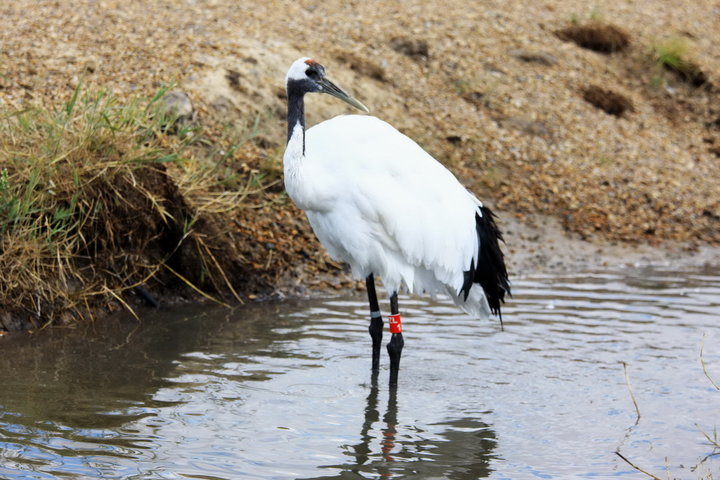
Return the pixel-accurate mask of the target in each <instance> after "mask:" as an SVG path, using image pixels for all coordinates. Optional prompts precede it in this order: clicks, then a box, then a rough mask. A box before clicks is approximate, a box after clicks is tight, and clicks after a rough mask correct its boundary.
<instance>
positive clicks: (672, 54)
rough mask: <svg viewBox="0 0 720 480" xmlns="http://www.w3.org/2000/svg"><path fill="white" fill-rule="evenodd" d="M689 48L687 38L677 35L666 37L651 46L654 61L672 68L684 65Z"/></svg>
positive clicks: (680, 67)
mask: <svg viewBox="0 0 720 480" xmlns="http://www.w3.org/2000/svg"><path fill="white" fill-rule="evenodd" d="M689 48H690V44H689V42H688V40H687V39H686V38H684V37H681V36H677V35H671V36H669V37H666V38H664V39H662V40H660V41H658V42H656V43H655V45H654V46H653V49H654V56H655V59H656V61H657V62H658V63H659V64H660V65H662V66H665V67H668V68H670V69H673V70H680V69H683V68H684V67H685V65H686V64H687V60H686V58H687V54H688V51H689Z"/></svg>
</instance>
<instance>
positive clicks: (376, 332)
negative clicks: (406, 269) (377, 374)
mask: <svg viewBox="0 0 720 480" xmlns="http://www.w3.org/2000/svg"><path fill="white" fill-rule="evenodd" d="M365 285H366V286H367V293H368V300H369V301H370V328H368V331H369V332H370V338H372V369H373V370H375V371H377V370H378V369H379V368H380V345H382V334H383V319H382V315H381V314H380V305H379V304H378V299H377V293H375V277H373V274H372V273H371V274H370V275H368V277H367V278H366V279H365Z"/></svg>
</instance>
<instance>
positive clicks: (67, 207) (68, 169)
mask: <svg viewBox="0 0 720 480" xmlns="http://www.w3.org/2000/svg"><path fill="white" fill-rule="evenodd" d="M166 91H167V89H165V88H164V89H161V90H160V91H158V92H157V94H156V95H155V96H154V97H152V98H150V99H147V98H145V99H143V98H135V99H131V100H129V101H127V102H121V101H120V100H119V99H118V98H117V97H115V96H113V95H111V94H108V93H107V92H84V91H83V90H82V89H81V88H80V87H78V89H76V91H75V92H74V94H73V96H72V98H71V99H70V100H69V101H68V102H67V103H65V104H64V105H62V106H61V107H59V108H57V109H54V110H48V109H44V108H41V107H36V106H33V107H28V108H26V109H23V110H15V111H7V110H6V111H0V271H2V272H3V281H2V282H0V304H1V305H2V306H3V308H2V310H3V311H4V312H8V313H10V314H11V315H13V316H14V317H16V318H19V319H21V321H24V322H29V323H30V324H33V325H35V326H36V327H38V326H41V325H43V324H47V323H49V322H52V321H54V320H65V321H72V320H74V319H77V318H79V317H88V316H92V314H91V312H92V311H93V309H95V308H98V306H103V305H108V304H109V303H111V302H112V301H116V303H117V302H120V303H121V304H126V303H125V300H124V299H123V293H124V292H125V291H127V290H129V289H132V288H133V287H134V286H137V285H139V284H144V283H146V282H148V281H150V280H151V279H153V278H154V277H156V276H157V275H158V274H159V273H160V272H163V271H168V270H172V271H173V272H174V273H176V274H178V275H177V276H178V277H180V278H182V279H183V281H185V282H186V283H189V282H190V280H188V278H191V276H190V275H189V274H185V273H183V272H182V271H180V270H178V268H177V267H176V268H175V269H172V268H169V269H166V268H165V267H166V266H167V267H169V266H170V265H169V263H168V262H169V260H170V258H171V257H172V256H173V255H174V254H175V253H176V252H177V251H178V249H180V248H181V244H183V243H188V242H194V244H193V245H195V247H196V248H195V250H197V251H198V252H200V253H198V254H197V255H195V256H197V257H201V260H199V261H198V262H197V263H199V265H194V266H191V267H190V269H193V268H194V267H197V269H199V270H202V271H200V272H195V273H198V275H196V278H204V279H207V278H211V279H212V277H214V280H213V282H214V283H218V281H216V280H217V279H218V278H220V279H221V280H220V281H219V282H226V283H227V282H228V280H227V278H226V277H225V273H224V272H222V271H218V269H219V268H220V267H219V262H218V261H217V260H216V259H215V258H211V257H213V253H212V249H211V248H209V247H208V244H207V240H205V239H204V238H203V236H202V234H201V233H200V232H197V231H195V229H194V228H195V226H196V224H197V221H198V218H201V217H203V216H205V217H207V216H211V215H214V214H217V213H218V212H224V213H227V212H230V211H232V210H233V209H238V208H243V207H244V206H245V205H244V202H243V200H244V199H245V198H246V196H247V195H248V194H249V192H250V188H249V185H250V184H256V183H257V181H256V178H255V177H256V176H257V175H255V174H247V175H245V176H244V177H243V178H233V179H232V180H233V181H232V182H229V181H228V179H227V178H226V175H225V174H224V173H223V172H222V171H221V170H223V169H218V167H217V165H218V164H221V163H222V162H223V161H226V160H227V159H225V160H223V159H222V158H221V157H222V155H221V154H220V153H219V152H220V151H223V152H231V153H230V154H229V156H231V155H233V154H235V153H236V151H237V149H238V148H239V147H238V144H234V145H233V144H229V142H230V140H228V139H220V143H221V144H222V143H223V142H225V143H224V144H223V148H219V147H218V148H217V149H214V148H210V147H209V146H208V145H209V144H215V142H211V141H209V140H207V139H206V138H205V137H204V136H203V132H201V131H200V130H199V129H198V128H197V127H195V126H193V125H179V126H178V127H177V129H176V131H175V132H174V133H175V134H174V135H169V134H168V133H167V131H166V130H167V128H166V127H167V126H168V125H170V124H173V119H172V118H167V115H166V114H165V113H163V110H162V108H161V105H162V102H161V99H162V97H163V95H164V94H165V93H166ZM238 141H240V142H245V141H247V138H244V137H243V138H240V139H238ZM227 170H230V168H229V167H228V168H227ZM223 171H224V170H223ZM223 182H226V183H232V184H233V188H232V189H230V188H226V186H224V185H223ZM259 188H260V187H259ZM202 252H205V253H202ZM193 258H194V257H193ZM230 289H232V287H230ZM0 328H2V326H1V325H0Z"/></svg>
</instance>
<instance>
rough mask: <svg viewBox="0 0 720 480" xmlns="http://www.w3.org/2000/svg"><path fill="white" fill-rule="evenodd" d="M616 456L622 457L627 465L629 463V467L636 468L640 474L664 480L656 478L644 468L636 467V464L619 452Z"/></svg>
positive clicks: (657, 478) (657, 479) (616, 452)
mask: <svg viewBox="0 0 720 480" xmlns="http://www.w3.org/2000/svg"><path fill="white" fill-rule="evenodd" d="M615 455H617V456H618V457H620V458H622V459H623V460H625V463H627V464H628V465H630V466H631V467H632V468H634V469H635V470H637V471H638V472H640V473H644V474H645V475H647V476H648V477H650V478H654V479H655V480H662V478H660V477H658V476H655V475H653V474H652V473H650V472H648V471H647V470H643V469H642V468H640V467H638V466H637V465H635V464H634V463H632V462H631V461H630V460H628V459H627V458H625V455H623V454H622V453H620V452H618V451H617V450H616V451H615Z"/></svg>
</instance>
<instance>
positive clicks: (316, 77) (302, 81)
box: [285, 57, 370, 112]
mask: <svg viewBox="0 0 720 480" xmlns="http://www.w3.org/2000/svg"><path fill="white" fill-rule="evenodd" d="M285 88H287V92H288V98H289V97H290V93H291V92H294V93H299V94H301V95H304V94H306V93H313V92H317V93H327V94H328V95H332V96H333V97H336V98H339V99H340V100H342V101H343V102H346V103H349V104H350V105H352V106H353V107H355V108H357V109H359V110H362V111H363V112H369V111H370V110H368V108H367V107H366V106H365V105H363V104H362V103H360V102H359V101H357V100H355V99H354V98H353V97H351V96H350V95H349V94H347V93H345V92H344V91H343V90H342V89H341V88H340V87H338V86H337V85H335V84H334V83H333V82H331V81H330V80H328V79H327V78H325V67H323V66H322V65H320V64H319V63H317V62H316V61H315V60H313V59H311V58H307V57H303V58H300V59H298V60H295V61H294V62H293V64H292V65H291V66H290V70H288V72H287V75H286V76H285Z"/></svg>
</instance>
